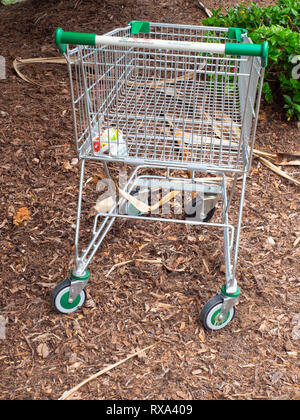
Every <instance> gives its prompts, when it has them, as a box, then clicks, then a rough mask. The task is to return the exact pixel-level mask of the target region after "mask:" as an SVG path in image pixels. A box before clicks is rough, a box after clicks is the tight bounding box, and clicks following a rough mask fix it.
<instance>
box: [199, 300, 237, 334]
mask: <svg viewBox="0 0 300 420" xmlns="http://www.w3.org/2000/svg"><path fill="white" fill-rule="evenodd" d="M223 301H224V299H223V297H222V295H221V294H220V295H217V296H215V297H214V298H212V299H211V300H209V301H208V302H207V303H206V304H205V305H204V306H203V309H202V311H201V314H200V320H201V322H202V324H203V326H204V328H205V329H206V330H209V331H216V330H220V329H222V328H224V327H226V325H227V324H229V322H230V321H232V320H233V318H234V316H235V307H234V306H233V307H232V308H231V309H230V310H229V311H228V312H227V314H226V316H225V318H224V319H223V320H222V321H220V320H219V319H218V317H219V314H220V312H221V308H222V305H223Z"/></svg>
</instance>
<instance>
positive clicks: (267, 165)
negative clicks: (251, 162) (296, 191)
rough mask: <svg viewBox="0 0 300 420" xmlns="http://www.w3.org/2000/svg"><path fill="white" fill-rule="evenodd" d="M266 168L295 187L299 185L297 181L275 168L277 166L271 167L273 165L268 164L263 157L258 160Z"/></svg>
mask: <svg viewBox="0 0 300 420" xmlns="http://www.w3.org/2000/svg"><path fill="white" fill-rule="evenodd" d="M258 159H259V160H260V161H261V162H262V163H263V164H264V165H265V166H266V167H267V168H269V169H271V171H273V172H275V173H276V174H277V175H280V176H282V177H283V178H286V179H288V180H289V181H292V182H293V183H294V184H296V185H300V181H298V180H297V179H294V178H292V177H291V176H290V175H289V174H287V173H286V172H284V171H282V170H281V169H279V168H277V166H275V165H273V163H271V162H269V161H268V160H267V159H265V158H263V157H259V158H258Z"/></svg>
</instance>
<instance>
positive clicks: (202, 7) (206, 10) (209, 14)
mask: <svg viewBox="0 0 300 420" xmlns="http://www.w3.org/2000/svg"><path fill="white" fill-rule="evenodd" d="M197 4H198V7H200V9H201V10H203V12H205V13H206V15H207V16H208V17H212V13H211V11H210V10H209V9H208V8H207V7H205V6H204V4H203V3H202V2H201V1H199V0H197Z"/></svg>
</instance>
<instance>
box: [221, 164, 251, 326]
mask: <svg viewBox="0 0 300 420" xmlns="http://www.w3.org/2000/svg"><path fill="white" fill-rule="evenodd" d="M246 178H247V173H246V172H244V173H243V179H242V190H241V197H240V205H239V212H238V220H237V226H236V232H235V237H234V249H232V247H231V249H230V250H229V252H227V247H228V239H226V238H227V235H226V233H225V231H224V243H225V263H226V262H227V264H225V266H227V267H226V284H225V285H223V287H222V291H221V296H222V298H223V304H222V307H221V312H220V313H219V315H218V322H221V323H222V322H224V320H225V319H226V316H227V314H228V313H230V311H231V310H232V308H233V307H234V306H235V305H236V304H237V301H238V298H239V295H240V289H239V287H238V285H237V281H236V278H235V274H236V265H237V259H238V249H239V240H240V231H241V223H242V214H243V205H244V197H245V186H246ZM236 182H237V175H236V176H235V178H234V184H233V186H232V189H231V193H230V198H229V203H228V204H227V202H226V198H225V201H224V207H225V218H226V223H227V221H228V210H229V206H230V202H231V200H232V196H233V192H234V189H235V187H236ZM225 230H226V229H225ZM228 254H229V255H228ZM232 254H233V255H232ZM231 261H232V265H231Z"/></svg>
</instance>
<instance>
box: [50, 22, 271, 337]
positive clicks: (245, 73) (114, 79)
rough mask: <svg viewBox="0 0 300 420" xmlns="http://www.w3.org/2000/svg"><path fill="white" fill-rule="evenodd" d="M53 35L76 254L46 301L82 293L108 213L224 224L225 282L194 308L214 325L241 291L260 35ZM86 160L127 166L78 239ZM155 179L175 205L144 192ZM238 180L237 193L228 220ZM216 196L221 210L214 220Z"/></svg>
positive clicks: (131, 31)
mask: <svg viewBox="0 0 300 420" xmlns="http://www.w3.org/2000/svg"><path fill="white" fill-rule="evenodd" d="M55 41H56V44H57V46H58V48H59V50H60V52H61V53H63V54H64V55H65V58H66V60H67V63H68V68H69V74H70V84H71V94H72V105H73V117H74V128H75V146H76V150H77V153H78V156H79V159H80V161H81V172H80V182H79V198H78V210H77V223H76V233H75V259H76V263H75V267H74V269H73V270H72V271H71V273H70V276H69V277H68V278H67V280H65V281H63V282H61V283H60V284H59V285H58V286H56V287H55V288H54V290H53V291H52V303H53V306H54V308H55V310H56V311H57V312H59V313H63V314H66V313H70V312H73V311H75V310H76V309H77V308H79V307H81V306H82V305H83V304H84V302H85V300H86V293H85V287H86V284H87V282H88V279H89V271H88V270H87V267H88V265H89V263H90V262H91V260H92V258H93V256H94V255H95V253H96V252H97V249H98V248H99V246H100V245H101V243H102V242H103V239H104V238H105V236H106V234H107V233H108V231H109V230H110V228H111V226H112V224H113V223H114V222H115V220H116V219H117V218H119V217H122V218H128V219H140V220H144V221H149V222H150V221H151V222H155V221H167V222H174V223H185V224H189V225H200V226H204V227H205V228H208V227H209V226H214V227H217V228H220V229H222V230H223V234H224V259H225V284H224V285H223V286H222V288H221V291H220V293H218V294H217V295H216V296H215V297H213V298H212V299H211V300H209V302H208V303H206V304H205V305H204V307H203V309H202V311H201V314H200V319H201V321H202V322H203V324H204V327H205V328H207V329H209V330H218V329H221V328H223V327H224V326H226V325H227V324H228V323H229V322H230V321H231V320H232V319H233V317H234V315H235V305H236V304H237V301H238V297H239V294H240V289H239V287H238V285H237V280H236V266H237V258H238V245H239V238H240V230H241V219H242V210H243V200H244V194H245V184H246V176H247V171H248V170H249V168H250V166H251V158H252V151H253V143H254V138H255V131H256V125H257V118H258V112H259V105H260V98H261V91H262V83H263V76H264V70H265V67H266V65H267V56H268V45H267V43H266V42H263V43H262V44H253V43H252V41H251V39H250V38H249V37H248V35H247V31H246V30H245V29H239V28H215V27H204V26H188V25H173V24H165V23H150V22H145V21H133V22H130V23H129V25H128V26H126V27H125V28H119V29H115V30H113V31H111V32H109V33H107V34H106V35H102V36H100V35H94V34H85V33H74V32H64V31H63V30H62V29H61V28H58V29H57V30H56V34H55ZM90 160H93V161H100V162H102V164H103V165H104V170H105V174H106V177H107V179H108V180H111V176H110V171H109V164H110V162H120V163H123V164H126V165H128V166H126V167H127V168H133V169H132V172H131V174H130V177H129V179H128V180H127V181H126V182H125V184H124V185H123V186H122V187H119V188H118V193H119V194H116V197H117V198H113V197H108V199H110V200H111V202H110V205H109V206H108V208H106V209H104V208H103V206H102V207H101V204H103V203H99V204H100V206H98V207H97V206H96V208H97V211H96V214H95V215H94V223H93V230H92V237H91V240H90V242H89V244H88V246H87V247H86V248H84V249H82V250H81V249H80V247H79V236H80V221H81V217H82V212H81V207H82V194H83V188H84V185H85V182H84V174H85V165H86V162H88V161H90ZM203 175H205V176H203ZM239 181H241V188H238V189H237V188H236V186H237V183H238V182H239ZM158 189H161V190H162V191H167V192H168V193H164V195H163V198H162V199H161V200H160V202H159V203H160V204H161V203H163V204H167V203H168V202H169V199H170V198H172V199H174V198H175V196H176V195H178V194H179V193H180V194H181V195H182V194H183V192H188V193H189V194H190V196H189V197H190V199H189V200H188V201H187V202H186V206H185V210H184V213H183V216H182V217H176V216H174V214H173V213H172V215H170V214H168V215H167V217H166V216H165V215H164V214H152V213H151V211H150V210H151V209H153V206H151V205H149V197H150V196H151V192H152V191H153V190H156V191H157V190H158ZM238 190H239V191H238ZM235 192H236V195H238V196H239V204H238V210H237V211H235V213H236V216H235V218H234V221H232V218H231V217H229V215H230V212H231V210H230V209H231V208H232V207H235V206H233V201H235V200H233V196H234V193H235ZM236 195H235V196H236ZM216 206H218V207H219V208H220V209H221V210H220V213H221V217H220V221H219V222H214V221H213V215H214V211H215V208H216ZM154 207H155V206H154ZM156 208H157V206H156Z"/></svg>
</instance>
